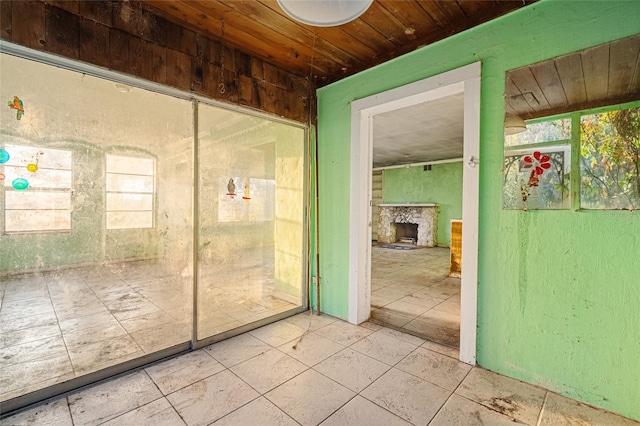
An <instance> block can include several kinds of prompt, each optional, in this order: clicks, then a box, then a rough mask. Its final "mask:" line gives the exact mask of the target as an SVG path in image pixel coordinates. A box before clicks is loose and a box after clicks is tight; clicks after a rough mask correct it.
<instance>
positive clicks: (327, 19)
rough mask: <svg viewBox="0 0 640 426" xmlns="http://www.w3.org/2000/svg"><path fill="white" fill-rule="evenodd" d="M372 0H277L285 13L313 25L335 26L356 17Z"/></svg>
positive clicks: (365, 9) (364, 10)
mask: <svg viewBox="0 0 640 426" xmlns="http://www.w3.org/2000/svg"><path fill="white" fill-rule="evenodd" d="M371 3H373V0H278V4H279V5H280V7H281V8H282V10H284V11H285V13H286V14H287V15H289V16H290V17H292V18H293V19H295V20H296V21H298V22H302V23H303V24H307V25H312V26H314V27H335V26H338V25H342V24H346V23H347V22H351V21H353V20H354V19H356V18H358V17H359V16H360V15H362V14H363V13H364V12H366V11H367V9H368V8H369V6H371Z"/></svg>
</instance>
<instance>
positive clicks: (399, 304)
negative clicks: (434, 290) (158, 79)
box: [384, 300, 428, 317]
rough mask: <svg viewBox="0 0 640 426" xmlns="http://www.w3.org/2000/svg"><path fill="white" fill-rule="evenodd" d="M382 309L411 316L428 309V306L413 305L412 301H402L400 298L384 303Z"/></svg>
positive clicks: (420, 313)
mask: <svg viewBox="0 0 640 426" xmlns="http://www.w3.org/2000/svg"><path fill="white" fill-rule="evenodd" d="M384 309H386V310H389V311H392V312H395V313H398V314H403V315H407V316H411V317H417V316H419V315H422V314H424V313H425V312H427V311H428V308H425V307H423V306H420V305H414V304H413V303H407V302H403V301H402V300H396V301H395V302H392V303H389V304H388V305H385V307H384Z"/></svg>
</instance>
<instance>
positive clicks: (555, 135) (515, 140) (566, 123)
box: [504, 118, 571, 146]
mask: <svg viewBox="0 0 640 426" xmlns="http://www.w3.org/2000/svg"><path fill="white" fill-rule="evenodd" d="M570 138H571V118H561V119H559V120H552V121H542V122H539V123H527V130H526V131H524V132H522V133H517V134H515V135H507V136H505V138H504V144H505V146H517V145H528V144H532V143H541V142H553V141H561V140H567V139H570Z"/></svg>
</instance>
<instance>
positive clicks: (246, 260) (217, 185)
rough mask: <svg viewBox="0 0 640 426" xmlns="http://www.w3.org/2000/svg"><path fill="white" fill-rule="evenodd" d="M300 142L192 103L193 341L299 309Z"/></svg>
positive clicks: (272, 127)
mask: <svg viewBox="0 0 640 426" xmlns="http://www.w3.org/2000/svg"><path fill="white" fill-rule="evenodd" d="M304 138H305V134H304V130H303V129H302V128H300V127H294V126H291V125H288V124H284V123H279V122H274V121H272V120H268V119H265V118H261V117H255V116H251V115H247V114H244V113H241V112H237V111H229V110H225V109H222V108H219V107H214V106H210V105H206V104H199V106H198V136H197V143H198V148H197V149H198V159H199V161H198V165H199V168H198V182H199V183H198V194H199V196H198V206H199V207H198V227H197V230H198V236H197V239H198V275H197V288H198V291H197V296H198V297H197V303H198V304H197V312H198V314H197V339H198V340H202V339H205V338H208V337H211V336H219V338H221V337H224V336H226V335H228V334H229V331H230V330H236V329H240V330H242V329H247V327H250V326H251V324H256V323H260V322H261V321H262V322H263V321H264V320H265V319H268V318H271V317H273V316H274V315H278V314H281V313H283V312H291V311H294V310H296V309H299V308H300V307H302V306H303V305H304V302H305V301H304V295H303V281H304V277H305V274H304V263H305V262H304V240H305V238H304V235H305V233H304V229H305V228H304V222H305V221H304V202H305V196H304V176H305V173H304V170H305V161H304V159H305V149H304V146H305V144H304Z"/></svg>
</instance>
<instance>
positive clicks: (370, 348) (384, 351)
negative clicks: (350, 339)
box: [351, 331, 418, 365]
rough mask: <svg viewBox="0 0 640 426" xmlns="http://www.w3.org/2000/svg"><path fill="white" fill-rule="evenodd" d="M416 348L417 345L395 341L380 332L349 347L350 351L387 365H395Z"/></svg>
mask: <svg viewBox="0 0 640 426" xmlns="http://www.w3.org/2000/svg"><path fill="white" fill-rule="evenodd" d="M417 347H418V345H415V344H413V343H409V342H406V341H404V340H400V339H396V338H395V337H392V336H389V335H388V334H384V333H381V332H380V331H376V332H375V333H373V334H371V335H369V336H367V337H365V338H364V339H362V340H360V341H358V342H356V343H354V344H353V345H351V348H352V349H354V350H356V351H358V352H360V353H363V354H365V355H368V356H370V357H371V358H374V359H377V360H378V361H382V362H384V363H385V364H388V365H395V364H397V363H398V362H399V361H400V360H402V359H403V358H404V357H406V356H407V355H409V354H410V353H411V352H412V351H414V350H415V349H416V348H417Z"/></svg>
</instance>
